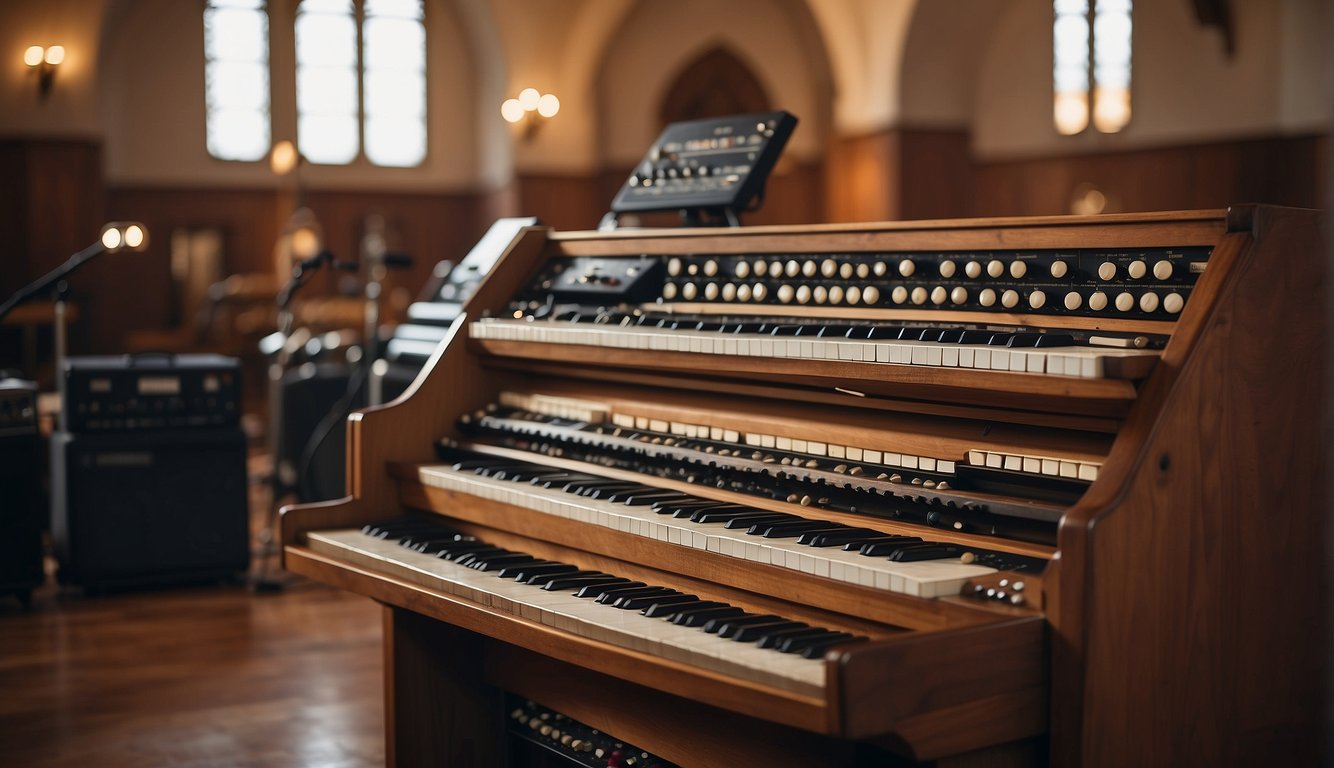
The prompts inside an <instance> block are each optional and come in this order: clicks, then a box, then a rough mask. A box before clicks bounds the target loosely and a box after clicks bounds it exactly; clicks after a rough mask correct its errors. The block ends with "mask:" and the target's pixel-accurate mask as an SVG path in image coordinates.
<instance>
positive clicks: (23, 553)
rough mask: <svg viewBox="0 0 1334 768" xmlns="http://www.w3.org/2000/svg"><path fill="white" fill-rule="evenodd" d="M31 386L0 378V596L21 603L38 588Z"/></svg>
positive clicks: (36, 452) (36, 441) (39, 516)
mask: <svg viewBox="0 0 1334 768" xmlns="http://www.w3.org/2000/svg"><path fill="white" fill-rule="evenodd" d="M40 439H41V438H40V436H39V435H38V432H37V386H36V385H35V384H34V383H33V382H31V381H25V380H22V379H8V378H0V489H3V492H0V594H12V595H15V596H17V597H18V598H19V600H20V601H22V602H24V603H25V604H26V603H27V602H28V601H29V599H30V598H31V595H32V589H33V588H34V587H37V586H39V585H41V583H42V581H43V572H42V529H43V528H45V527H46V523H45V520H44V514H43V510H42V507H41V485H40V479H41V476H42V471H41V470H42V467H41V446H40Z"/></svg>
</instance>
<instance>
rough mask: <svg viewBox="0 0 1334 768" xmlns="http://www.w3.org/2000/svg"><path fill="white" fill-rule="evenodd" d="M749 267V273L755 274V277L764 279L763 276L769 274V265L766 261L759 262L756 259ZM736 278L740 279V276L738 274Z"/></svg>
mask: <svg viewBox="0 0 1334 768" xmlns="http://www.w3.org/2000/svg"><path fill="white" fill-rule="evenodd" d="M750 266H751V271H752V272H754V273H755V276H756V277H764V276H765V275H767V274H769V263H768V262H766V261H761V260H760V259H756V260H755V263H754V264H752V265H750ZM737 277H741V275H740V274H738V275H737Z"/></svg>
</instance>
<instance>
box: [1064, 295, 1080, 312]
mask: <svg viewBox="0 0 1334 768" xmlns="http://www.w3.org/2000/svg"><path fill="white" fill-rule="evenodd" d="M1083 303H1084V297H1083V296H1080V295H1079V291H1071V292H1069V293H1067V294H1066V295H1065V308H1066V309H1068V310H1070V311H1071V312H1073V311H1075V310H1076V309H1079V307H1080V306H1081V305H1082V304H1083Z"/></svg>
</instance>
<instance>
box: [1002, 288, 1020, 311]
mask: <svg viewBox="0 0 1334 768" xmlns="http://www.w3.org/2000/svg"><path fill="white" fill-rule="evenodd" d="M1001 306H1002V307H1005V308H1006V309H1014V308H1015V307H1017V306H1019V294H1018V293H1017V292H1015V291H1006V292H1005V293H1002V294H1001Z"/></svg>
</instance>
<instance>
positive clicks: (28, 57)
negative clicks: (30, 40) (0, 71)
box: [23, 45, 46, 67]
mask: <svg viewBox="0 0 1334 768" xmlns="http://www.w3.org/2000/svg"><path fill="white" fill-rule="evenodd" d="M45 53H46V49H45V48H43V47H42V46H40V45H30V46H28V50H26V51H24V52H23V63H24V64H27V65H28V66H30V67H35V66H37V65H38V64H41V63H42V55H43V54H45Z"/></svg>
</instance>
